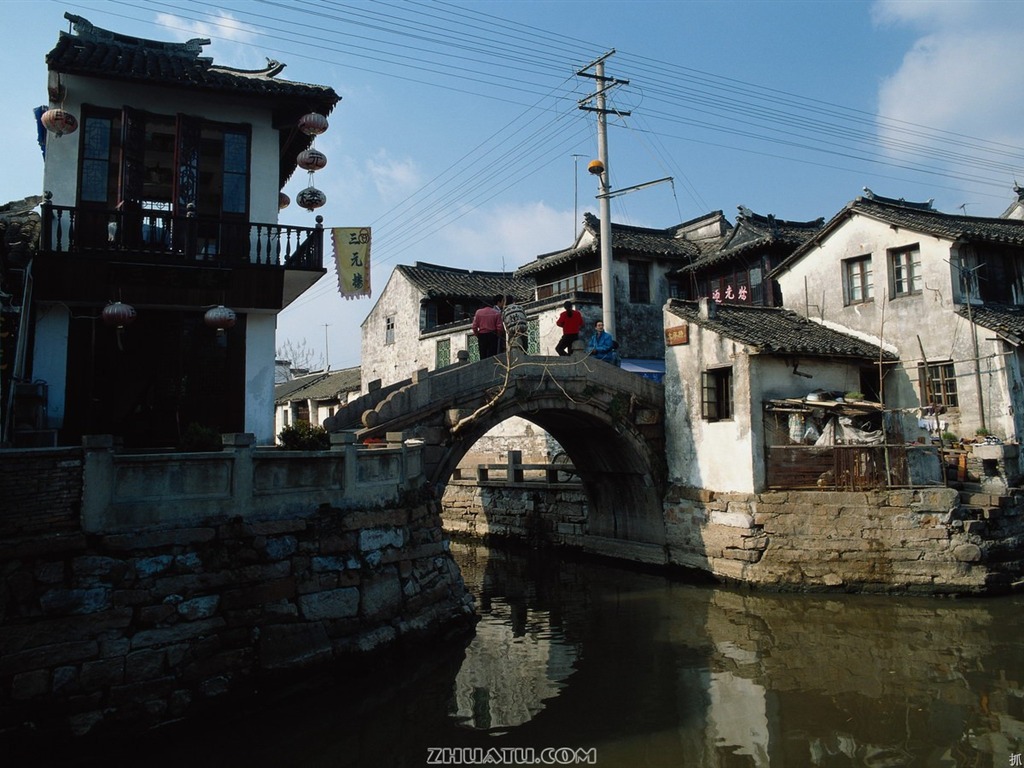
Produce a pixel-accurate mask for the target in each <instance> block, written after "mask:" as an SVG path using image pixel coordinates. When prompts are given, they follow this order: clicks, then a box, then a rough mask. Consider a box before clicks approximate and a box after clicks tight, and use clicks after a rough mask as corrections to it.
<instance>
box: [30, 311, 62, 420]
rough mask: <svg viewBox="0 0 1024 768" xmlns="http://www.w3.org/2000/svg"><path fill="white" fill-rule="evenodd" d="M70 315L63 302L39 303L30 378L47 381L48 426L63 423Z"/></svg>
mask: <svg viewBox="0 0 1024 768" xmlns="http://www.w3.org/2000/svg"><path fill="white" fill-rule="evenodd" d="M70 319H71V312H70V310H69V309H68V308H67V307H65V306H63V305H55V304H49V305H42V306H40V307H39V308H38V310H37V312H36V318H35V320H36V331H35V346H34V348H33V351H32V380H33V381H45V382H46V384H47V401H46V426H47V427H48V428H49V429H60V428H61V427H62V426H63V425H64V408H65V392H64V390H65V389H66V387H67V373H68V365H67V362H68V324H69V322H70Z"/></svg>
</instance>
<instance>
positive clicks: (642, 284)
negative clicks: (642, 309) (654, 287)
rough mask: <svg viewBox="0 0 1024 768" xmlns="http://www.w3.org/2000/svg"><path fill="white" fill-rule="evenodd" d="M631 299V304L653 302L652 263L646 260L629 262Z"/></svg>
mask: <svg viewBox="0 0 1024 768" xmlns="http://www.w3.org/2000/svg"><path fill="white" fill-rule="evenodd" d="M629 301H630V303H631V304H650V303H651V277H650V265H649V264H648V263H647V262H646V261H630V262H629Z"/></svg>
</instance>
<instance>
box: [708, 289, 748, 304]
mask: <svg viewBox="0 0 1024 768" xmlns="http://www.w3.org/2000/svg"><path fill="white" fill-rule="evenodd" d="M748 298H749V295H748V293H747V286H745V285H741V286H740V287H739V290H737V291H734V290H733V289H732V286H731V285H727V286H725V290H724V291H723V290H722V289H721V288H715V290H713V291H712V292H711V299H712V301H714V302H715V303H717V304H721V303H722V302H723V301H736V300H739V301H746V300H747V299H748Z"/></svg>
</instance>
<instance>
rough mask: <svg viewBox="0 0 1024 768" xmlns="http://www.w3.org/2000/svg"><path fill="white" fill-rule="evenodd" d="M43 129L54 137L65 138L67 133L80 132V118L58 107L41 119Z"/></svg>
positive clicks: (45, 113)
mask: <svg viewBox="0 0 1024 768" xmlns="http://www.w3.org/2000/svg"><path fill="white" fill-rule="evenodd" d="M39 120H40V121H41V122H42V124H43V127H44V128H46V130H48V131H49V132H50V133H52V134H53V135H54V136H63V135H64V134H66V133H74V132H75V131H77V130H78V118H76V117H75V116H74V115H72V114H71V113H70V112H66V111H64V110H63V109H58V108H56V107H54V108H52V109H48V110H46V111H45V112H43V114H42V116H41V117H40V118H39Z"/></svg>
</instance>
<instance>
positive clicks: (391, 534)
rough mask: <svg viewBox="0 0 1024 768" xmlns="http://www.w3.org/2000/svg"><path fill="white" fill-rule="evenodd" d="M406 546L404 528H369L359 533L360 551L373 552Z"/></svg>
mask: <svg viewBox="0 0 1024 768" xmlns="http://www.w3.org/2000/svg"><path fill="white" fill-rule="evenodd" d="M404 544H405V530H404V529H402V528H369V529H366V530H364V531H361V532H360V533H359V550H360V551H361V552H371V551H373V550H375V549H383V548H384V547H401V546H403V545H404Z"/></svg>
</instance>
